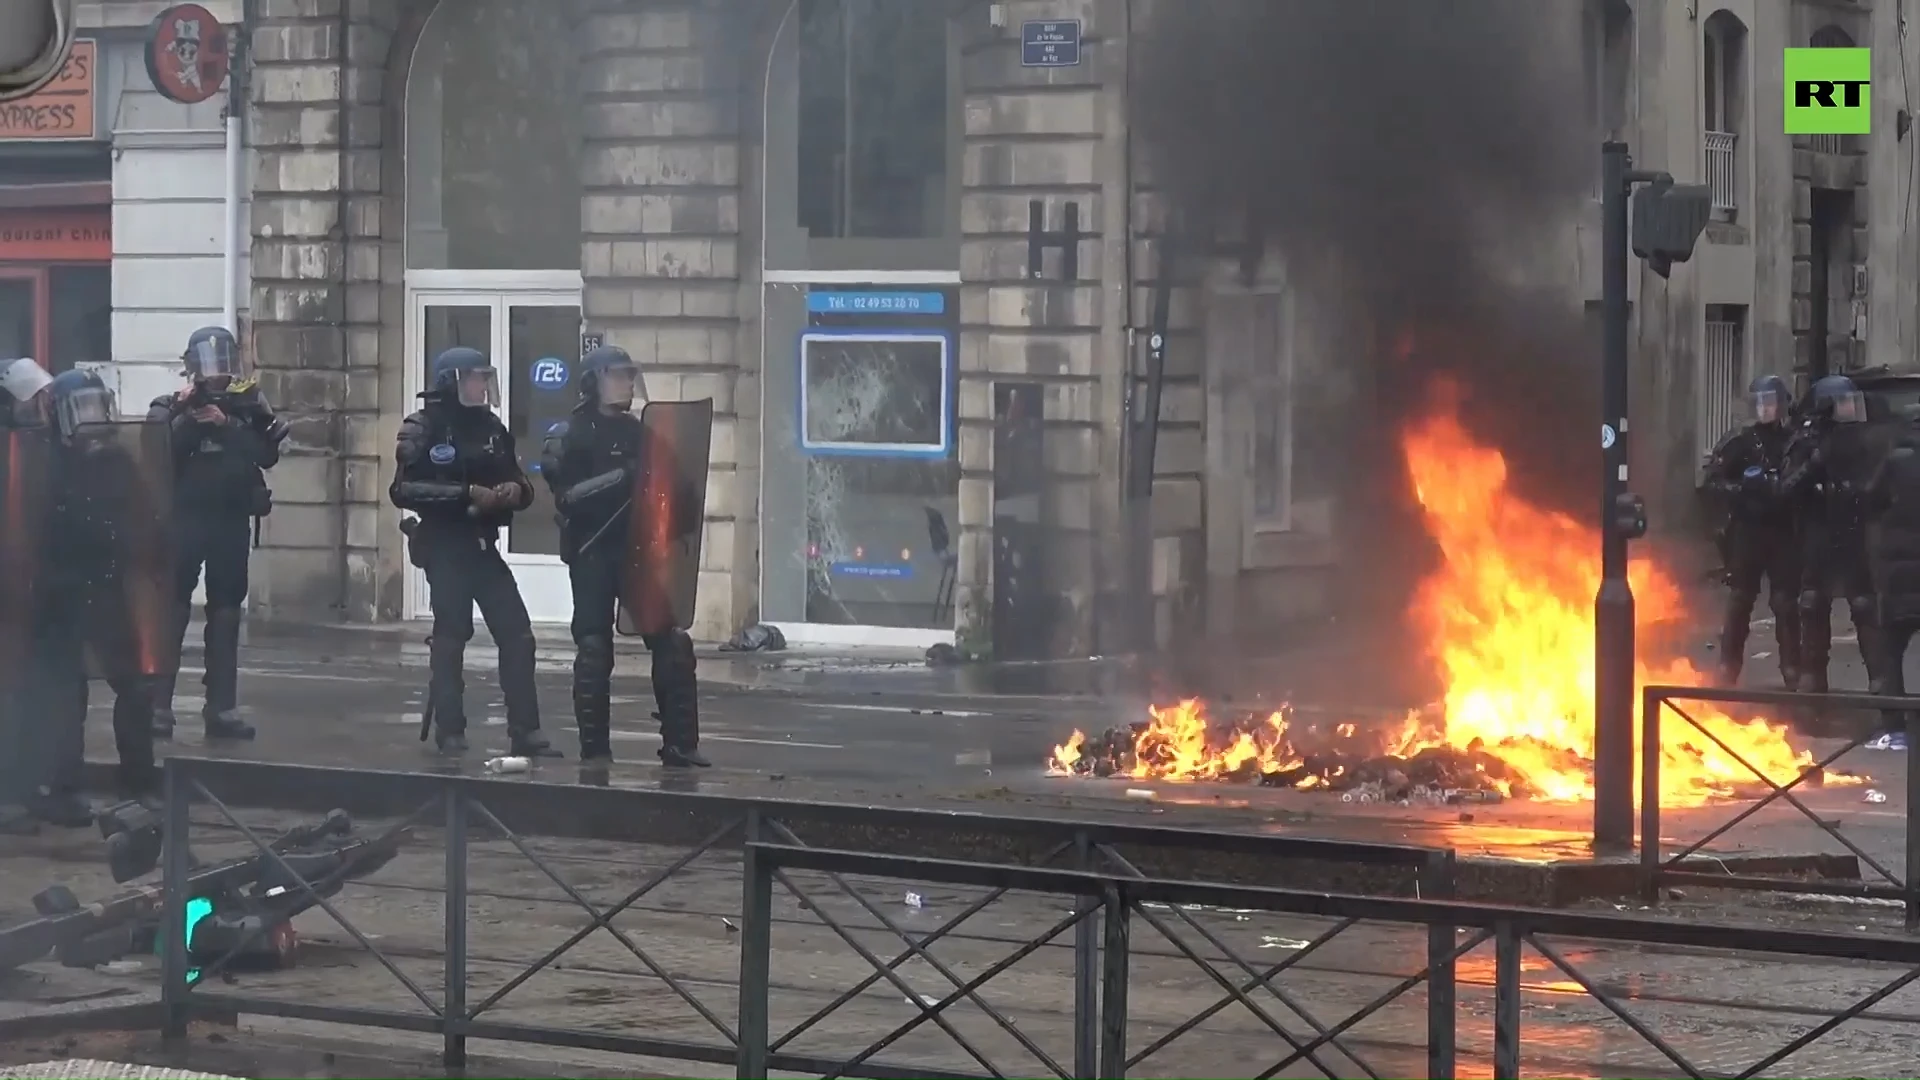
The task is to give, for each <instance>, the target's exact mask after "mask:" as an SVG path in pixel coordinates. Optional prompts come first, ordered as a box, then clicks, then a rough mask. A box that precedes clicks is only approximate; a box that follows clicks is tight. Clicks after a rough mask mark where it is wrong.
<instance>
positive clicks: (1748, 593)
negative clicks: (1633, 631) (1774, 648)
mask: <svg viewBox="0 0 1920 1080" xmlns="http://www.w3.org/2000/svg"><path fill="white" fill-rule="evenodd" d="M1788 438H1789V432H1788V430H1787V429H1786V428H1785V427H1784V426H1782V425H1780V424H1778V423H1752V424H1748V425H1746V426H1744V427H1741V428H1738V429H1736V430H1735V431H1733V432H1732V433H1730V434H1729V435H1728V436H1727V437H1726V438H1725V439H1722V440H1721V441H1720V445H1719V446H1717V447H1715V448H1714V450H1713V454H1712V456H1711V457H1709V458H1708V459H1707V488H1708V490H1709V491H1710V492H1712V493H1713V494H1715V495H1717V496H1719V497H1721V498H1722V499H1724V500H1725V502H1726V506H1727V520H1726V524H1725V526H1724V528H1723V531H1722V533H1721V559H1722V562H1723V565H1724V566H1725V569H1726V582H1727V587H1728V589H1729V590H1730V591H1729V593H1728V596H1727V609H1726V617H1725V619H1724V620H1723V621H1722V623H1721V627H1720V678H1721V681H1722V683H1723V684H1724V685H1727V686H1732V685H1735V684H1736V683H1738V682H1739V681H1740V669H1741V667H1742V666H1743V665H1744V664H1745V662H1746V655H1747V633H1748V630H1749V623H1750V621H1751V620H1752V617H1753V605H1754V602H1755V601H1756V600H1758V599H1759V598H1760V582H1761V579H1762V578H1764V579H1765V580H1766V584H1767V606H1768V608H1769V609H1771V610H1772V612H1773V621H1774V635H1775V638H1776V640H1777V643H1778V645H1779V651H1780V675H1781V678H1782V679H1784V680H1785V681H1786V685H1787V689H1789V690H1792V689H1796V688H1797V687H1798V686H1799V683H1800V611H1799V593H1800V553H1799V550H1798V549H1797V547H1796V536H1795V534H1794V520H1793V508H1792V506H1791V505H1790V504H1789V503H1788V501H1787V500H1786V499H1784V498H1783V497H1782V496H1781V493H1780V475H1781V471H1782V467H1783V466H1784V464H1785V462H1786V450H1787V440H1788Z"/></svg>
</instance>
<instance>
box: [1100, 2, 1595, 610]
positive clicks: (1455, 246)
mask: <svg viewBox="0 0 1920 1080" xmlns="http://www.w3.org/2000/svg"><path fill="white" fill-rule="evenodd" d="M1153 11H1154V14H1153V15H1152V16H1151V17H1149V18H1147V19H1145V20H1144V21H1143V22H1142V23H1141V24H1139V25H1137V26H1136V33H1137V41H1138V42H1139V44H1138V45H1137V46H1136V53H1135V76H1134V84H1133V87H1132V93H1133V95H1134V98H1133V101H1134V108H1135V110H1136V116H1138V117H1139V124H1138V127H1137V131H1138V133H1139V137H1140V138H1141V139H1142V144H1141V146H1140V147H1139V150H1140V152H1141V153H1142V154H1143V157H1144V163H1145V164H1146V166H1147V168H1148V169H1149V175H1150V176H1151V177H1152V180H1153V182H1154V183H1155V184H1156V185H1158V186H1161V187H1164V188H1166V189H1167V190H1168V192H1169V194H1170V195H1171V198H1172V203H1173V205H1174V207H1175V208H1176V214H1177V220H1178V225H1177V227H1178V228H1179V229H1180V231H1181V232H1182V233H1183V234H1187V235H1199V236H1209V235H1215V234H1217V235H1218V237H1219V238H1223V239H1224V238H1229V237H1235V236H1239V235H1243V230H1244V229H1245V228H1246V226H1247V223H1249V222H1251V223H1254V224H1255V226H1256V227H1257V231H1258V233H1259V235H1261V236H1263V237H1264V239H1265V242H1266V244H1267V245H1268V246H1269V247H1270V248H1277V249H1278V250H1279V251H1280V252H1281V253H1282V254H1283V255H1284V256H1285V258H1286V260H1287V263H1288V265H1289V272H1290V274H1291V275H1292V276H1293V277H1294V279H1295V280H1296V281H1300V280H1303V279H1304V285H1303V295H1302V296H1301V298H1300V302H1301V303H1303V304H1307V305H1310V306H1311V307H1312V309H1313V311H1314V313H1315V316H1316V319H1317V320H1319V321H1321V322H1323V323H1326V322H1327V321H1328V319H1327V317H1328V316H1332V322H1333V324H1335V325H1338V326H1339V327H1341V332H1342V334H1343V335H1344V336H1346V337H1347V339H1348V340H1350V341H1351V342H1352V346H1351V349H1350V350H1348V353H1349V355H1350V357H1351V359H1350V361H1346V362H1351V363H1353V364H1361V365H1367V368H1368V370H1367V372H1366V377H1365V378H1362V379H1359V380H1356V383H1357V385H1359V386H1361V387H1363V388H1364V390H1363V392H1362V395H1361V396H1363V397H1364V398H1365V400H1364V401H1360V402H1357V403H1356V408H1355V411H1354V416H1355V418H1356V423H1359V424H1364V426H1365V427H1366V428H1367V431H1366V432H1363V433H1361V434H1360V435H1359V437H1358V438H1357V439H1356V448H1355V452H1354V455H1353V461H1352V466H1353V468H1354V471H1355V472H1356V473H1357V475H1355V476H1354V481H1355V486H1356V487H1358V488H1361V489H1364V490H1369V491H1372V492H1374V493H1375V494H1377V495H1378V496H1379V497H1380V499H1379V503H1380V505H1381V506H1382V507H1384V508H1385V509H1384V510H1383V511H1382V512H1383V513H1384V514H1386V515H1387V516H1385V517H1382V518H1380V519H1379V520H1377V521H1374V522H1372V523H1371V525H1370V526H1369V527H1363V528H1361V529H1357V530H1354V531H1355V532H1357V533H1358V534H1359V535H1358V536H1356V539H1358V540H1361V541H1367V540H1374V541H1376V542H1378V543H1379V544H1380V545H1381V546H1380V548H1379V549H1377V550H1376V555H1377V556H1378V558H1377V559H1368V560H1365V561H1366V562H1372V563H1374V565H1376V566H1378V565H1380V562H1381V561H1386V562H1387V564H1388V565H1396V563H1394V562H1393V560H1395V559H1397V558H1398V557H1399V556H1401V555H1404V554H1408V552H1406V551H1404V550H1402V551H1394V550H1387V549H1389V548H1392V547H1394V546H1396V545H1398V546H1400V547H1402V548H1404V546H1405V544H1404V542H1402V541H1401V540H1400V539H1399V538H1401V537H1405V536H1406V535H1407V534H1408V532H1409V531H1410V532H1411V534H1412V535H1413V536H1414V537H1416V538H1417V537H1418V535H1419V532H1420V530H1419V529H1418V527H1417V524H1414V523H1411V522H1408V521H1406V520H1405V516H1404V515H1405V512H1406V497H1405V496H1406V491H1405V488H1406V485H1405V478H1404V469H1403V466H1402V463H1401V461H1400V458H1399V452H1398V444H1397V442H1396V441H1395V440H1394V438H1393V435H1392V433H1393V431H1395V430H1397V429H1398V427H1399V426H1400V425H1401V424H1402V423H1403V422H1404V421H1406V420H1407V419H1408V418H1409V417H1411V416H1414V415H1417V414H1418V413H1419V412H1420V411H1421V410H1422V409H1423V408H1425V407H1427V406H1428V402H1429V398H1430V395H1431V393H1432V392H1433V383H1434V381H1435V380H1436V379H1438V378H1441V377H1450V378H1451V379H1453V380H1455V381H1457V382H1458V384H1459V385H1460V387H1461V388H1462V390H1463V391H1464V395H1465V405H1464V411H1465V414H1466V416H1467V419H1468V422H1469V424H1470V426H1471V427H1472V428H1473V429H1474V430H1475V433H1476V434H1477V435H1478V436H1480V437H1481V438H1482V439H1484V440H1486V441H1489V442H1492V443H1494V444H1495V445H1497V446H1499V447H1500V448H1501V449H1502V450H1504V451H1505V452H1506V454H1507V457H1508V460H1509V462H1510V463H1511V465H1512V467H1513V469H1514V470H1515V472H1516V473H1517V474H1518V475H1517V481H1518V482H1519V483H1520V485H1521V486H1522V489H1523V490H1524V491H1525V492H1526V493H1527V494H1528V495H1529V496H1530V497H1533V498H1535V499H1538V500H1541V501H1544V502H1547V503H1549V504H1552V505H1558V506H1560V507H1562V508H1565V509H1569V510H1573V511H1575V512H1577V513H1579V514H1581V515H1582V516H1585V514H1587V513H1588V512H1590V509H1591V503H1592V502H1593V496H1592V494H1591V493H1592V492H1593V491H1594V490H1595V488H1596V486H1597V480H1598V477H1597V470H1598V468H1599V462H1598V441H1599V440H1598V438H1597V435H1596V434H1595V432H1596V429H1597V425H1598V412H1597V398H1598V385H1597V381H1598V375H1597V371H1596V365H1595V359H1596V356H1597V343H1596V342H1594V341H1591V340H1589V337H1590V334H1589V331H1588V329H1587V325H1586V320H1585V319H1584V317H1583V315H1582V313H1581V308H1580V304H1579V302H1578V300H1577V298H1576V297H1575V296H1574V295H1573V293H1572V291H1571V289H1570V286H1571V285H1572V283H1573V279H1572V275H1573V273H1574V267H1575V265H1576V258H1577V256H1576V252H1577V249H1576V248H1575V247H1574V246H1573V229H1572V226H1573V223H1574V221H1575V220H1577V215H1578V214H1579V213H1580V211H1581V208H1582V207H1583V206H1584V204H1585V200H1586V199H1587V197H1588V194H1589V192H1591V191H1592V190H1593V188H1594V183H1593V177H1594V174H1595V172H1596V171H1597V168H1598V157H1599V154H1598V141H1597V139H1596V138H1595V136H1594V135H1593V134H1592V131H1593V128H1592V127H1591V125H1589V124H1588V122H1587V117H1588V115H1589V108H1588V105H1587V102H1586V95H1585V93H1584V92H1583V89H1582V88H1583V85H1584V82H1583V71H1584V70H1585V69H1584V66H1583V64H1582V62H1581V55H1582V53H1581V48H1580V41H1581V37H1580V33H1579V28H1580V25H1581V23H1580V14H1581V2H1580V0H1173V2H1171V3H1165V2H1163V3H1159V4H1156V5H1154V8H1153ZM1596 217H1597V216H1596ZM1516 255H1517V256H1523V257H1524V258H1525V259H1526V260H1527V261H1526V262H1525V263H1520V262H1516V261H1514V257H1515V256H1516ZM1554 277H1557V278H1558V280H1553V278H1554ZM1395 513H1397V514H1398V515H1399V517H1398V519H1397V520H1395V519H1394V517H1393V515H1394V514H1395ZM1409 524H1411V525H1412V526H1413V527H1412V528H1411V530H1408V529H1407V528H1405V526H1407V525H1409ZM1416 542H1417V541H1416ZM1398 565H1405V563H1404V562H1401V563H1398ZM1396 591H1397V590H1396ZM1401 595H1402V596H1404V592H1402V593H1401Z"/></svg>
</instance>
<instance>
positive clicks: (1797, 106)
mask: <svg viewBox="0 0 1920 1080" xmlns="http://www.w3.org/2000/svg"><path fill="white" fill-rule="evenodd" d="M1872 74H1873V61H1872V59H1871V52H1870V50H1867V49H1788V50H1787V55H1786V75H1787V134H1789V135H1866V134H1870V126H1871V122H1872V119H1873V108H1872V99H1871V98H1870V97H1869V95H1868V94H1867V82H1868V80H1869V79H1870V78H1871V77H1872Z"/></svg>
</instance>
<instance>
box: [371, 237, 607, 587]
mask: <svg viewBox="0 0 1920 1080" xmlns="http://www.w3.org/2000/svg"><path fill="white" fill-rule="evenodd" d="M582 291H583V288H582V282H581V275H580V272H579V271H577V270H409V271H407V308H406V312H407V316H406V317H407V322H406V348H405V353H406V378H405V385H406V401H407V411H409V412H411V411H412V410H413V404H414V401H415V397H416V395H418V394H419V393H420V392H421V391H422V390H423V389H425V383H426V363H425V356H424V352H425V344H426V326H425V323H424V316H425V313H426V309H427V308H428V307H429V306H470V307H488V308H491V309H492V311H493V316H492V326H491V331H490V332H491V334H492V342H491V350H490V354H491V356H492V359H493V362H494V364H495V366H496V367H497V368H498V369H499V370H500V372H501V375H500V409H501V413H502V414H503V415H505V414H506V413H507V410H508V408H509V407H510V404H511V403H510V402H509V400H508V397H507V395H509V394H511V393H512V392H513V391H512V384H513V379H512V376H511V373H510V372H508V371H507V370H506V368H507V364H508V362H509V361H508V344H509V342H508V337H507V334H508V325H509V324H508V311H509V309H511V308H513V307H516V306H553V307H576V308H577V307H580V306H581V293H582ZM519 449H520V454H521V456H522V457H525V456H526V455H527V454H528V453H529V448H527V447H524V446H523V447H520V448H519ZM502 554H503V557H504V558H505V559H506V561H507V565H509V566H511V567H513V570H514V577H515V579H516V580H517V581H519V582H520V587H521V592H522V594H523V595H527V596H528V598H529V600H530V601H533V602H530V603H529V604H528V605H527V606H528V609H529V614H531V615H532V616H533V619H534V621H535V622H549V623H550V622H554V621H564V620H565V619H566V618H569V617H571V614H572V612H571V610H568V611H566V612H564V613H557V612H555V611H551V610H549V609H551V607H552V605H551V604H546V603H540V602H538V599H537V598H539V597H544V596H546V595H548V594H549V593H555V594H557V595H558V596H560V597H561V598H562V599H563V600H565V601H566V606H567V607H568V608H569V609H570V608H571V606H572V604H571V597H572V594H571V592H570V590H569V588H568V585H567V573H566V567H565V564H563V563H562V562H561V561H560V559H559V557H558V556H556V555H531V554H525V553H516V552H514V551H513V543H512V529H511V527H509V529H508V535H507V543H506V550H505V551H504V552H503V553H502ZM529 586H532V588H531V589H530V588H529ZM401 613H402V615H403V616H404V617H406V618H408V619H424V618H428V617H430V615H431V608H430V607H429V605H428V602H427V583H426V575H425V574H424V573H422V572H421V571H420V570H419V568H418V567H415V566H413V565H412V564H411V563H409V564H408V565H407V587H406V588H405V589H404V590H403V592H402V596H401Z"/></svg>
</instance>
